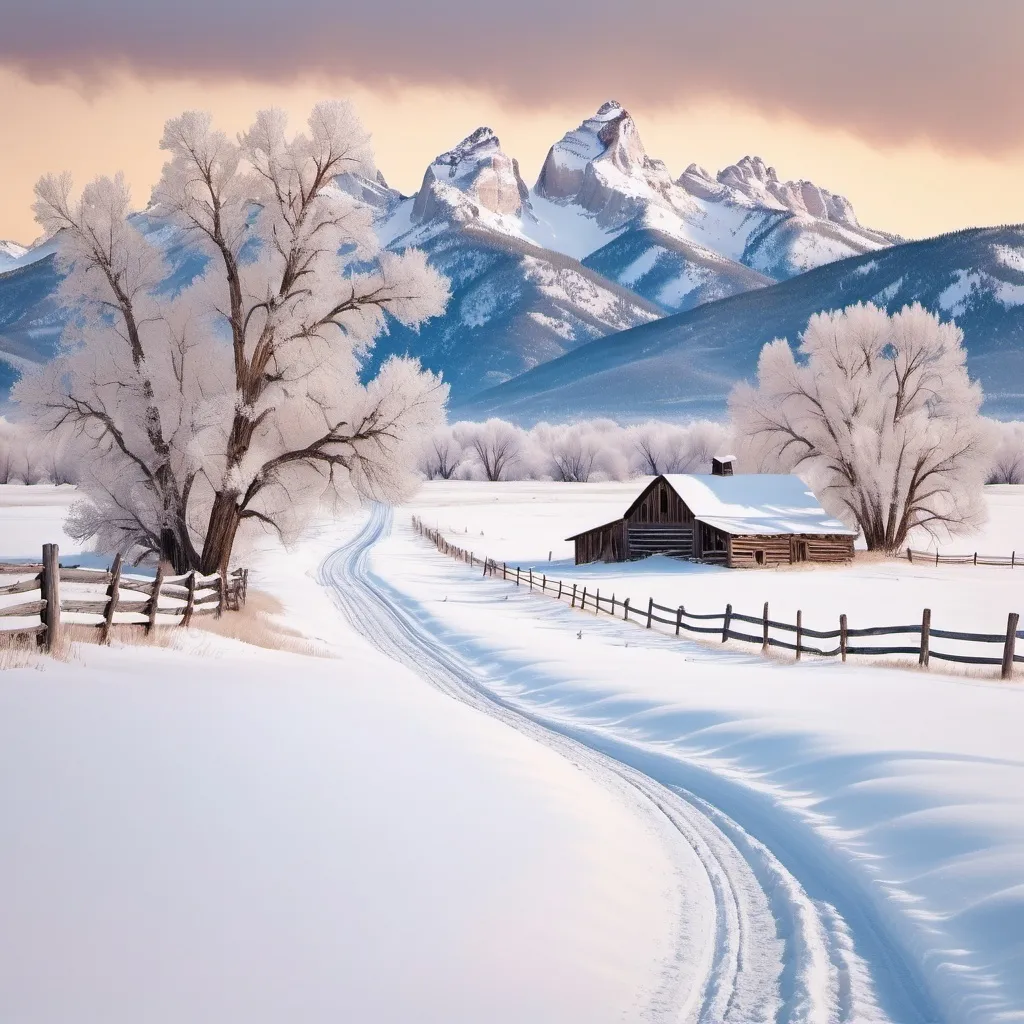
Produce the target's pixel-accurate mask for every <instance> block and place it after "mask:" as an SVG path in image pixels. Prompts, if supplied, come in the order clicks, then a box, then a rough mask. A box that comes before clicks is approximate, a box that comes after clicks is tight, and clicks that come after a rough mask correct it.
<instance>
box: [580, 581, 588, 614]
mask: <svg viewBox="0 0 1024 1024" xmlns="http://www.w3.org/2000/svg"><path fill="white" fill-rule="evenodd" d="M586 610H587V588H586V587H584V588H583V600H582V601H580V611H582V612H585V611H586Z"/></svg>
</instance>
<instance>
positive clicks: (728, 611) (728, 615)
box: [722, 604, 732, 644]
mask: <svg viewBox="0 0 1024 1024" xmlns="http://www.w3.org/2000/svg"><path fill="white" fill-rule="evenodd" d="M731 623H732V605H731V604H727V605H726V606H725V619H724V620H723V622H722V643H723V644H724V643H725V641H726V640H728V639H729V626H730V625H731Z"/></svg>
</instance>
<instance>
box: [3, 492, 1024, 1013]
mask: <svg viewBox="0 0 1024 1024" xmlns="http://www.w3.org/2000/svg"><path fill="white" fill-rule="evenodd" d="M636 490H637V485H635V484H634V485H629V484H627V485H620V484H615V485H594V486H592V487H587V486H582V487H581V486H580V485H542V484H508V485H482V484H432V485H428V486H427V487H425V488H424V489H423V491H422V492H421V494H420V496H419V497H418V498H417V499H416V500H415V501H414V502H413V503H411V505H410V506H409V507H407V508H403V509H399V510H397V511H396V512H395V513H394V515H393V517H392V516H391V515H390V514H389V513H387V512H385V511H384V510H381V509H378V510H374V511H372V512H369V513H367V514H366V515H364V516H361V517H356V519H355V520H354V521H352V522H347V523H341V524H335V525H330V526H326V527H325V528H324V529H323V531H322V533H321V535H320V536H319V537H317V538H315V539H313V540H311V541H309V542H308V543H307V544H305V545H303V546H302V547H300V548H299V549H298V550H296V551H294V552H292V553H290V554H289V555H288V556H282V554H281V553H280V552H268V553H266V554H265V555H263V556H261V557H259V558H257V559H255V560H254V563H253V576H254V583H253V585H254V586H262V587H265V588H267V589H269V590H271V591H273V592H275V593H277V594H279V595H280V596H281V597H282V599H283V601H284V603H285V605H286V608H287V621H288V622H289V623H291V624H293V625H300V624H301V626H302V628H303V629H304V631H305V632H306V633H307V634H308V635H310V636H311V637H313V638H315V639H317V640H318V641H319V642H320V643H321V644H323V645H324V646H326V647H328V648H329V649H330V650H331V652H332V653H333V654H334V655H335V657H334V658H332V659H314V658H303V657H299V656H297V655H288V654H283V653H275V652H265V651H259V652H253V651H251V650H249V649H246V648H244V647H243V646H242V645H238V644H234V643H231V642H229V641H225V640H221V639H219V638H214V639H211V638H208V637H206V638H203V637H200V636H198V635H190V636H185V635H184V634H182V635H181V639H180V642H179V644H178V645H177V646H176V649H174V650H170V651H167V650H153V649H146V648H139V649H113V650H109V651H106V650H99V649H95V648H89V649H83V650H81V651H80V653H79V655H78V660H77V661H76V662H73V663H71V664H69V665H61V664H55V663H47V664H46V665H45V666H44V667H43V668H42V669H34V668H29V669H20V670H16V671H10V672H4V673H0V758H2V759H3V769H5V770H3V771H0V821H2V822H3V823H4V825H3V829H2V830H0V871H2V872H3V874H4V877H6V878H9V879H17V881H18V884H17V885H16V886H14V887H13V888H12V889H11V891H12V892H13V894H14V895H13V896H10V897H9V898H8V899H7V900H6V904H7V906H5V912H4V915H3V924H0V1008H2V1011H3V1012H0V1016H2V1017H4V1018H9V1019H22V1018H31V1019H33V1020H43V1021H63V1020H66V1019H68V1018H69V1017H71V1018H73V1019H75V1020H103V1021H120V1020H126V1021H127V1020H136V1019H140V1018H141V1017H143V1016H144V1017H145V1019H147V1020H149V1019H153V1020H157V1021H162V1020H167V1021H171V1020H181V1019H196V1020H206V1019H209V1020H228V1019H244V1020H254V1021H259V1020H267V1021H270V1020H275V1021H276V1020H281V1019H284V1018H292V1017H294V1018H295V1019H302V1020H321V1019H323V1020H326V1019H328V1018H330V1019H351V1020H366V1021H374V1022H377V1021H409V1020H417V1021H420V1020H423V1021H434V1020H436V1021H462V1020H464V1021H479V1020H487V1021H517V1022H518V1021H526V1020H529V1021H552V1022H554V1021H559V1022H568V1021H572V1022H575V1021H583V1020H586V1021H600V1020H628V1021H633V1020H654V1021H670V1020H671V1021H694V1022H697V1021H699V1022H704V1024H721V1022H725V1021H731V1022H736V1024H753V1022H755V1021H766V1022H767V1021H789V1022H797V1021H800V1022H812V1021H813V1022H822V1024H824V1022H833V1021H846V1022H855V1024H861V1022H870V1021H889V1022H898V1024H910V1022H921V1024H923V1022H931V1021H944V1022H949V1024H952V1022H971V1024H980V1022H993V1024H994V1022H997V1021H999V1022H1005V1021H1013V1020H1018V1021H1021V1020H1024V971H1022V970H1021V967H1022V966H1024V930H1022V929H1021V927H1020V922H1021V920H1022V919H1024V758H1022V757H1021V753H1020V749H1021V748H1020V736H1021V735H1024V687H1022V686H1021V685H1020V684H1018V683H1015V684H1010V685H1007V684H1001V683H997V682H991V681H983V680H976V679H957V678H951V677H948V676H941V675H938V674H934V675H925V674H923V673H917V672H908V671H904V670H896V669H886V668H877V667H873V668H865V667H861V666H858V665H853V664H848V665H845V666H843V665H839V664H834V663H822V662H814V661H806V662H803V663H801V664H800V665H798V666H796V665H792V664H783V663H779V662H774V661H766V660H763V659H761V658H760V657H758V656H756V655H749V654H744V653H742V652H739V651H734V650H728V649H726V650H723V649H720V648H712V647H707V646H702V645H700V644H696V643H690V642H687V641H676V640H674V639H673V638H669V637H664V636H660V635H658V634H656V633H653V632H652V633H648V632H646V631H644V630H642V629H640V628H638V627H637V626H635V625H628V624H624V623H622V622H621V621H613V620H611V619H610V618H608V617H604V616H602V617H601V618H596V617H594V616H593V615H583V614H581V613H579V612H576V611H573V610H571V609H569V608H568V607H567V606H565V605H559V604H556V603H555V602H553V601H551V600H549V599H544V598H541V597H536V596H531V595H530V594H528V593H526V592H525V591H524V589H523V588H519V589H518V590H517V589H516V588H515V587H514V586H513V585H510V584H505V583H501V582H500V581H496V580H493V579H484V578H482V577H481V575H480V570H479V568H477V569H474V570H470V569H469V567H468V566H466V565H464V564H460V563H458V562H455V561H453V560H451V559H448V558H445V557H444V556H442V555H440V554H438V553H437V552H436V551H435V550H434V549H433V547H432V546H430V545H429V544H428V543H426V542H425V541H423V540H422V539H421V538H420V537H418V536H417V535H416V534H415V533H414V532H413V531H412V529H411V527H410V526H409V519H410V517H411V514H412V513H413V512H416V513H418V514H420V515H423V516H424V517H425V518H428V519H430V520H431V521H432V522H437V523H439V525H441V526H442V527H447V528H448V529H450V530H451V531H452V536H453V538H454V539H456V540H458V542H459V543H460V544H463V545H464V546H466V547H471V548H474V549H476V550H477V551H478V553H481V552H483V551H486V552H487V553H488V554H496V555H497V556H498V557H508V558H509V559H510V560H511V559H513V558H516V557H520V558H523V559H528V558H533V559H535V560H536V561H537V563H538V564H541V563H543V564H544V565H546V564H547V561H546V560H547V552H548V550H549V549H550V550H551V551H552V556H553V558H555V559H558V558H562V559H564V558H565V557H566V555H567V550H566V545H564V542H561V541H560V538H564V537H566V536H568V535H569V533H571V532H574V531H575V529H579V528H583V527H586V526H590V525H594V524H595V523H599V522H602V521H605V520H607V519H611V518H614V517H615V516H617V515H618V514H621V511H622V509H623V507H624V501H623V499H625V502H626V503H628V500H629V499H630V498H631V497H632V496H633V495H634V494H635V492H636ZM1000 494H1001V495H1002V496H1003V497H1004V498H1005V501H1003V500H1002V499H1001V500H1000V502H996V504H1000V503H1001V504H1002V505H1004V506H1005V509H1006V522H1007V524H1008V528H1009V529H1011V531H1012V521H1013V507H1014V501H1015V500H1016V499H1015V497H1014V494H1013V492H1008V491H1004V492H998V493H997V494H996V495H995V497H997V498H999V497H1000ZM41 522H44V523H45V522H46V520H45V519H41ZM467 530H468V531H469V532H468V533H467V532H465V531H467ZM993 530H998V527H997V526H996V525H995V524H994V525H993ZM456 531H458V532H457V533H456ZM481 531H483V536H481V535H480V534H481ZM994 536H995V538H996V539H997V540H998V539H1000V537H999V535H998V534H995V535H994ZM42 539H45V538H37V539H36V540H38V541H40V542H41V540H42ZM559 544H561V547H559ZM36 546H38V544H37V543H35V542H34V543H33V545H32V548H31V549H32V550H34V549H35V547H36ZM1022 548H1024V544H1022ZM3 553H4V552H3V550H2V549H0V554H3ZM659 561H662V562H668V560H659ZM669 564H670V565H673V566H675V570H674V571H676V572H678V571H679V569H680V567H679V566H678V564H677V563H669ZM603 568H604V569H609V570H610V569H612V568H614V567H603ZM970 569H971V575H967V574H966V567H965V569H964V570H961V569H959V568H958V569H957V572H956V574H953V575H950V570H949V569H948V568H946V567H943V568H942V569H940V570H938V571H937V572H936V571H934V570H929V573H930V575H928V576H927V577H924V578H923V579H924V580H925V582H917V583H913V582H909V586H910V588H911V589H910V591H909V592H910V593H911V595H912V596H914V597H916V596H917V593H918V591H917V590H914V589H913V588H914V587H916V588H919V589H922V588H925V589H926V588H927V587H928V583H927V581H931V582H930V590H928V595H929V597H930V598H931V601H930V603H931V604H932V605H933V606H934V607H936V608H937V607H939V605H938V601H939V599H940V598H941V599H942V600H948V601H949V602H950V603H949V605H948V607H949V608H951V609H954V610H960V609H965V610H969V605H970V602H971V601H974V602H978V601H982V600H984V599H985V594H986V584H985V583H984V582H982V583H979V584H974V583H971V582H970V581H971V580H974V579H981V580H982V581H986V580H988V581H991V580H993V579H996V578H997V576H996V574H999V573H1004V574H1006V575H1009V574H1010V573H1011V571H1010V570H998V569H985V570H982V569H981V568H979V569H978V570H976V572H977V573H979V574H980V573H983V572H984V574H985V575H983V576H980V577H978V576H975V575H974V573H975V570H974V569H973V567H970ZM563 571H565V572H568V571H571V570H570V568H569V567H568V566H564V565H563V566H559V573H560V574H561V573H562V572H563ZM624 571H625V572H627V573H628V572H629V571H636V572H639V573H640V574H641V575H640V577H638V578H637V579H635V580H634V579H631V580H630V586H631V588H632V586H633V584H634V583H635V584H636V585H637V586H638V587H640V586H641V585H646V582H645V581H646V580H648V579H649V580H652V581H655V580H656V579H658V578H659V577H667V575H668V567H667V566H661V567H660V568H659V570H658V572H651V571H650V568H649V567H646V568H644V567H624ZM685 571H686V570H684V572H685ZM883 571H884V572H901V571H902V570H901V569H899V567H898V566H872V565H870V564H869V565H866V566H858V567H856V568H853V569H845V570H829V571H828V572H826V571H824V570H822V571H798V572H793V573H782V572H779V573H775V572H746V573H741V572H733V573H726V571H724V570H723V571H721V573H719V575H721V576H723V577H727V578H728V579H729V580H731V581H733V582H732V587H733V593H734V595H735V592H736V588H740V589H741V590H742V591H743V592H749V593H750V600H751V602H752V603H754V604H755V606H756V601H757V600H761V597H760V594H761V593H762V591H761V590H760V589H757V588H761V587H763V586H765V585H767V583H768V581H773V580H781V579H783V578H785V577H787V576H789V577H791V578H794V579H801V580H806V581H808V585H810V583H811V582H813V583H814V585H815V586H819V581H824V582H821V583H820V592H816V593H817V595H818V596H817V597H816V600H817V599H819V598H820V600H825V599H826V597H827V595H828V593H829V592H830V590H832V589H842V590H844V591H845V592H846V594H847V596H849V597H850V598H851V599H853V598H858V600H862V602H863V607H864V608H865V610H866V611H869V610H871V607H870V605H869V604H868V603H867V598H859V597H858V595H859V594H861V592H862V591H863V592H865V593H867V594H868V595H870V594H872V593H874V594H876V595H877V594H879V593H880V592H881V589H882V587H883V586H889V587H891V588H893V589H894V590H895V589H896V588H897V587H902V586H904V585H905V584H906V583H907V582H908V581H913V580H915V579H917V577H916V576H906V577H904V576H898V580H899V582H898V583H897V582H890V583H886V582H885V581H886V577H885V576H884V575H877V576H876V575H872V573H874V572H877V573H879V574H881V573H883ZM858 572H864V573H867V574H868V575H866V576H862V577H859V576H856V575H855V574H856V573H858ZM711 575H713V574H710V575H709V574H705V575H691V576H686V577H684V581H685V580H691V581H692V584H693V585H694V586H696V585H697V584H698V583H699V584H700V586H701V588H702V589H701V591H700V593H701V594H703V593H705V592H706V591H705V590H704V589H703V587H704V586H705V585H706V584H707V581H708V580H709V579H710V578H711ZM1014 578H1015V579H1017V578H1019V577H1014ZM829 580H831V581H832V582H831V584H830V585H829V583H828V581H829ZM669 582H671V581H669ZM773 585H774V584H773ZM602 586H603V584H602ZM971 587H974V588H975V589H973V590H971V592H970V593H969V594H967V595H966V596H965V595H964V594H963V593H962V591H964V590H965V588H967V589H969V588H971ZM755 589H756V590H757V593H756V594H755V593H754V591H755ZM900 593H903V592H902V591H900ZM1008 593H1011V594H1012V590H1011V591H1009V592H1008ZM329 598H330V599H329ZM755 598H756V600H755ZM331 599H333V601H334V602H336V606H335V604H332V603H331ZM1001 599H1002V598H1001V597H1000V600H1001ZM879 600H881V598H879ZM891 600H893V601H894V600H895V597H892V598H891ZM708 601H709V602H711V597H708ZM695 603H701V602H697V600H696V597H695ZM737 603H739V602H737ZM804 607H805V609H810V608H811V607H812V606H811V605H810V604H805V605H804ZM849 610H850V611H851V618H852V614H853V605H851V606H850V609H849ZM339 612H340V614H339ZM448 697H454V698H456V699H455V700H451V699H447V698H448Z"/></svg>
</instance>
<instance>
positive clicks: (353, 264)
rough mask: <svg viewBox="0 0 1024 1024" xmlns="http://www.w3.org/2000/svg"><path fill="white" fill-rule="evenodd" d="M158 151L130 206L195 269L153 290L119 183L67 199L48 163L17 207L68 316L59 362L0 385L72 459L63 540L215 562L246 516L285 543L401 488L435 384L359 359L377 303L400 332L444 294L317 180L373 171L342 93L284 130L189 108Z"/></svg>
mask: <svg viewBox="0 0 1024 1024" xmlns="http://www.w3.org/2000/svg"><path fill="white" fill-rule="evenodd" d="M161 146H162V148H163V149H165V150H166V151H167V152H168V153H169V155H170V160H169V162H168V163H167V164H166V165H165V166H164V169H163V174H162V177H161V179H160V182H159V184H158V185H157V187H156V189H155V191H154V195H153V202H152V203H151V205H150V207H149V209H148V210H147V218H148V219H149V220H150V221H153V220H156V221H158V222H160V221H162V222H163V223H164V224H165V225H167V226H168V227H169V228H171V229H172V230H174V231H176V232H177V235H178V239H179V240H180V241H181V242H182V243H183V245H184V246H185V247H186V248H187V249H188V251H190V252H191V253H193V254H196V253H198V254H201V255H202V256H203V257H204V258H205V268H204V269H203V270H202V272H201V273H200V275H199V276H198V277H197V278H195V279H194V280H192V281H191V282H190V283H188V284H187V285H186V286H184V287H182V288H179V289H178V290H175V289H173V288H172V287H170V285H169V282H170V281H172V280H174V278H173V277H172V275H171V272H170V270H171V268H170V267H169V266H168V265H167V262H166V261H165V258H164V255H163V252H162V251H161V249H160V248H158V247H157V246H156V245H155V244H154V243H153V242H151V241H150V240H149V239H148V238H147V237H146V235H145V234H143V232H142V231H141V230H140V229H139V228H138V227H137V226H136V221H134V220H133V219H132V218H130V217H129V210H130V197H129V194H128V190H127V187H126V186H125V183H124V181H123V179H122V178H120V177H117V178H114V179H109V178H100V179H97V180H96V181H95V182H93V183H92V184H91V185H89V186H88V187H87V188H86V189H85V191H84V192H83V194H82V197H81V198H80V199H79V200H78V201H77V202H75V201H73V200H72V198H71V182H70V180H69V179H68V178H67V177H66V176H63V177H47V178H43V179H42V180H41V181H40V182H39V184H38V185H37V186H36V196H37V202H36V206H35V210H36V216H37V219H38V220H39V222H40V223H41V224H42V225H43V227H44V228H45V229H46V231H47V232H48V233H49V234H51V235H54V236H56V238H57V244H58V258H59V261H60V266H61V269H62V271H63V272H64V274H65V275H66V277H65V279H64V282H63V284H62V286H61V292H60V298H61V301H62V303H63V304H64V305H65V306H67V307H70V308H71V309H72V311H73V315H72V317H71V319H70V321H69V324H68V327H67V330H66V331H65V334H64V338H63V346H62V350H61V352H60V353H59V355H58V357H57V358H56V359H55V360H54V361H53V362H52V363H51V364H49V365H48V366H46V367H43V368H42V369H40V370H38V371H33V372H31V373H29V374H27V375H26V376H25V377H24V378H23V379H22V381H21V382H19V384H18V385H17V387H16V389H15V397H16V399H17V400H18V401H20V402H21V403H22V404H23V406H25V407H26V408H27V409H28V410H29V412H30V414H31V416H32V417H33V418H34V419H35V420H36V421H38V422H39V423H40V425H41V426H42V427H43V428H44V429H47V430H51V431H63V432H64V433H65V435H66V436H68V437H69V438H70V439H71V444H72V445H73V446H74V448H75V452H76V455H77V457H78V458H80V459H81V461H82V463H83V464H84V466H85V468H84V470H83V474H82V480H81V485H82V488H83V490H84V491H85V492H86V494H87V495H88V496H89V498H90V499H91V503H90V504H89V505H83V506H81V507H80V508H79V509H78V510H77V511H76V513H75V516H74V517H73V521H72V522H71V524H70V527H71V529H72V530H74V532H75V533H77V534H78V535H79V536H82V537H84V536H87V535H95V536H97V537H98V538H99V542H100V544H101V545H102V546H104V547H116V548H118V549H120V550H122V551H126V552H131V553H132V554H139V555H145V554H146V553H153V554H155V555H158V556H160V557H162V558H166V559H168V560H170V561H171V562H172V563H173V564H174V567H175V569H176V570H179V571H184V570H185V569H188V568H191V567H193V566H195V567H198V568H201V569H202V570H203V571H204V572H212V571H214V570H216V569H219V568H223V567H226V566H227V564H228V562H229V560H230V558H231V552H232V549H233V546H234V544H235V540H236V536H237V534H238V531H239V529H240V527H242V526H243V525H245V524H251V525H260V526H263V527H268V528H271V529H274V530H276V531H278V532H279V533H281V534H282V535H283V536H286V537H287V536H288V535H290V534H293V533H294V532H295V531H297V530H298V529H299V528H301V526H302V525H303V523H304V522H305V521H306V519H307V517H308V516H309V515H310V514H311V513H312V512H314V511H316V510H317V509H318V508H321V507H323V505H324V504H325V503H326V504H328V505H334V504H336V503H340V502H344V501H347V500H350V499H351V498H353V497H354V496H356V495H364V496H369V497H373V498H379V499H383V500H391V501H393V500H397V499H399V498H401V497H402V496H403V495H404V494H405V493H406V491H407V490H408V488H409V486H410V484H411V481H412V477H411V471H412V469H413V467H414V464H415V460H416V456H417V452H418V450H419V448H420V446H421V444H422V438H423V436H424V435H425V434H427V433H429V432H430V431H431V430H433V429H434V428H435V427H436V426H437V425H438V424H439V423H440V422H441V420H442V417H443V407H444V402H445V398H446V395H447V386H446V385H442V383H441V382H440V380H439V379H438V378H437V377H435V376H434V375H432V374H429V373H425V372H423V371H422V370H421V369H420V367H419V365H418V363H416V362H414V361H412V360H408V359H391V360H389V361H388V362H387V363H385V365H384V366H383V367H382V368H381V370H380V373H379V374H378V376H377V377H376V378H374V379H373V380H371V381H369V382H368V383H366V384H365V385H364V384H362V383H361V382H360V380H359V368H360V361H361V359H362V357H363V356H364V355H365V354H366V352H367V350H368V349H369V348H370V347H371V346H372V344H373V340H374V338H375V337H376V336H377V334H378V333H379V332H380V331H381V330H382V329H383V328H384V324H385V314H390V315H391V316H393V317H394V318H395V319H396V320H398V321H399V322H400V323H403V324H406V325H409V326H415V325H417V324H419V323H421V322H422V321H423V320H425V319H426V318H428V317H430V316H434V315H437V314H439V313H441V312H442V310H443V309H444V306H445V304H446V302H447V297H448V289H447V283H446V282H445V280H444V279H443V278H442V277H440V276H439V275H438V274H437V273H436V272H435V271H433V270H432V269H431V268H430V267H428V266H427V263H426V258H425V257H424V255H423V254H422V253H421V252H419V251H417V250H407V251H406V252H405V253H403V254H401V255H397V254H394V253H388V252H382V251H381V250H380V247H379V243H378V241H377V238H376V235H375V233H374V230H373V225H372V222H371V218H370V213H369V212H368V211H367V209H366V208H365V207H363V206H360V205H359V204H358V203H357V202H356V201H355V200H354V199H352V198H351V197H349V196H348V195H347V194H345V193H344V192H342V191H341V190H340V189H338V188H337V187H336V186H335V185H334V179H335V177H336V176H337V175H339V174H342V173H344V172H346V171H362V172H369V171H370V155H369V149H368V145H367V136H366V135H365V133H364V131H363V129H362V127H361V126H360V124H359V122H358V121H357V119H356V118H355V116H354V114H353V112H352V110H351V108H350V107H349V106H348V105H347V104H345V103H321V104H318V105H317V106H316V107H315V108H314V109H313V112H312V114H311V115H310V117H309V120H308V132H307V133H304V134H298V135H296V136H289V135H288V134H287V133H286V126H285V120H284V116H283V114H282V113H280V112H279V111H264V112H262V113H260V114H258V115H257V117H256V120H255V122H254V123H253V124H252V126H251V127H250V128H249V130H248V131H247V132H245V133H244V134H243V135H241V136H240V137H239V139H238V141H237V142H234V141H231V140H230V139H229V138H228V137H227V136H226V135H224V134H223V133H221V132H217V131H214V130H213V128H212V126H211V121H210V118H209V117H208V116H207V115H205V114H200V113H186V114H183V115H182V116H181V117H178V118H175V119H173V120H171V121H169V122H168V123H167V126H166V128H165V131H164V136H163V141H162V143H161Z"/></svg>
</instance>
